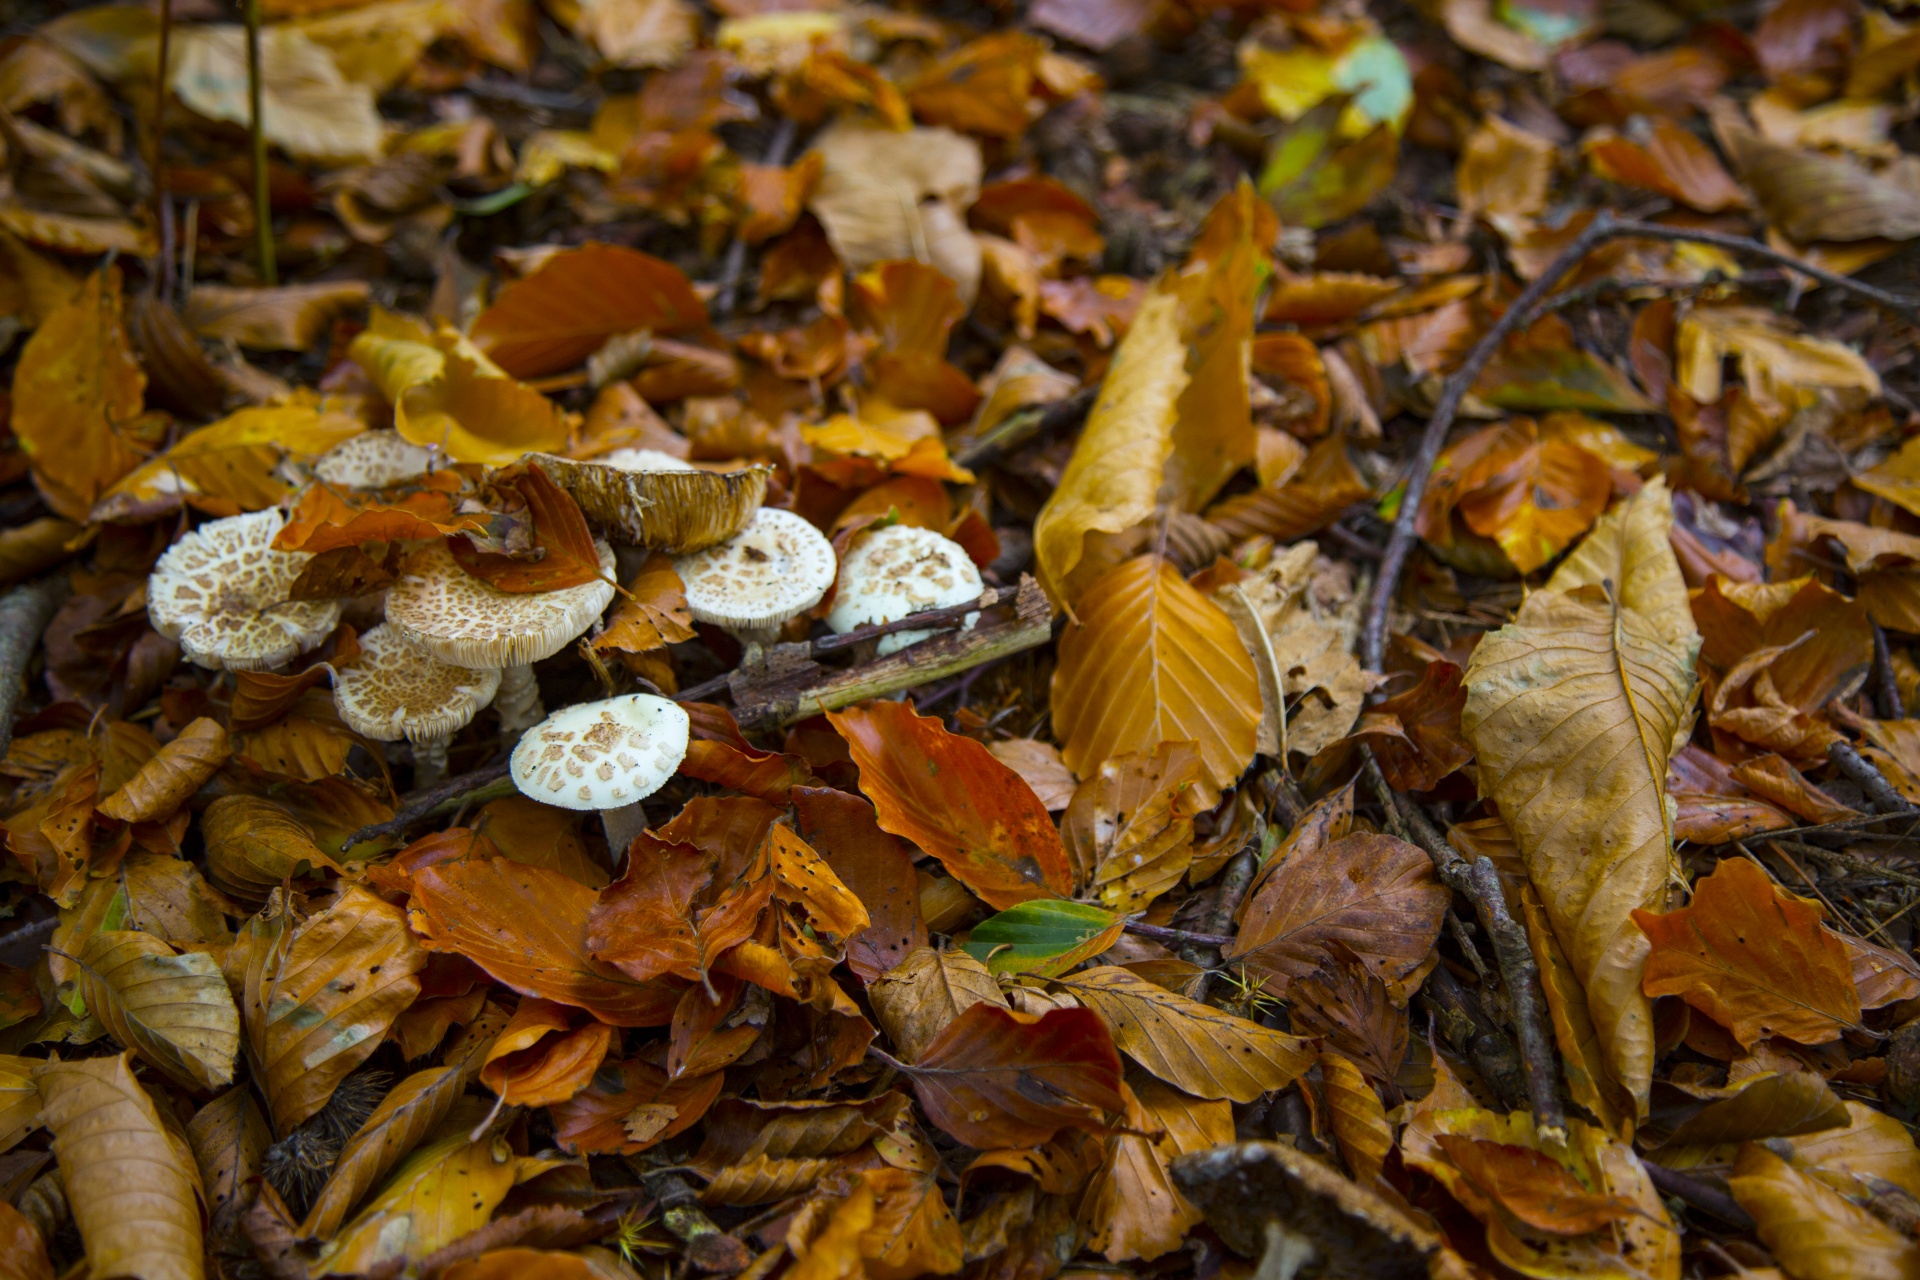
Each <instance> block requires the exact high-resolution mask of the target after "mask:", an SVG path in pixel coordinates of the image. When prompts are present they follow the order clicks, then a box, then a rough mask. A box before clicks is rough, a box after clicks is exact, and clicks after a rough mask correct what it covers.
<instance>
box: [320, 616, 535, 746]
mask: <svg viewBox="0 0 1920 1280" xmlns="http://www.w3.org/2000/svg"><path fill="white" fill-rule="evenodd" d="M498 692H500V673H499V672H498V671H476V670H474V669H473V668H471V667H456V666H453V665H451V664H449V663H445V662H441V661H440V660H439V659H438V658H435V657H434V656H433V655H432V654H430V653H428V652H427V651H426V650H425V649H423V648H421V647H420V646H419V645H417V644H415V643H414V642H413V641H411V640H409V639H407V638H406V636H404V635H402V634H401V633H400V631H399V630H398V629H396V628H394V627H392V626H390V625H388V624H386V623H381V624H380V625H379V626H377V627H375V628H373V629H372V630H371V631H369V632H367V633H366V634H365V635H363V636H361V637H360V660H359V661H358V662H356V663H354V664H353V665H352V666H349V667H342V668H340V670H339V671H338V672H336V673H335V674H334V678H333V705H334V706H336V707H338V708H339V709H340V718H341V719H342V720H344V721H345V722H346V724H347V727H348V728H349V729H352V730H353V731H354V732H355V733H358V734H362V735H364V736H366V737H369V738H372V739H374V740H375V741H378V742H396V741H398V740H399V739H401V738H405V739H406V740H407V741H409V742H444V741H445V740H446V739H447V738H449V737H451V736H452V735H453V733H454V732H455V731H456V730H458V729H461V728H464V727H465V726H466V724H467V722H468V721H470V720H472V719H473V717H474V716H475V715H477V714H478V713H479V711H480V709H481V708H482V707H484V706H486V705H487V704H488V703H489V702H492V701H493V695H494V694H496V693H498Z"/></svg>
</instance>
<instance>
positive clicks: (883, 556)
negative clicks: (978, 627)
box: [827, 524, 986, 657]
mask: <svg viewBox="0 0 1920 1280" xmlns="http://www.w3.org/2000/svg"><path fill="white" fill-rule="evenodd" d="M985 590H986V587H985V584H983V583H982V582H981V581H980V570H979V569H978V568H976V567H975V566H974V563H973V558H972V557H971V556H969V555H968V554H967V552H966V548H964V547H962V546H961V545H960V544H959V543H957V542H955V541H954V540H953V539H951V538H943V537H941V536H940V535H939V534H937V533H935V532H934V531H933V530H931V529H921V528H917V527H916V526H914V525H908V524H893V525H888V526H887V527H886V528H884V529H876V530H875V531H874V532H872V533H869V534H867V535H866V536H865V537H863V538H861V539H860V540H859V541H858V542H856V543H854V545H853V549H852V550H850V551H848V552H847V558H846V560H845V561H843V562H842V563H841V565H840V590H839V593H838V594H837V595H835V596H834V598H833V610H832V612H830V613H828V614H827V625H828V626H829V627H832V628H833V629H834V630H835V631H837V632H840V633H842V634H845V633H846V632H848V631H852V630H853V629H854V628H855V627H864V626H866V625H868V624H869V623H877V622H893V621H895V620H896V619H899V618H904V617H906V616H907V615H908V614H910V613H920V612H922V611H924V610H927V609H944V608H947V607H948V606H950V605H956V604H967V603H969V602H971V601H974V600H978V599H979V598H980V594H981V592H983V591H985ZM976 617H978V615H977V614H975V615H969V616H968V618H967V621H966V623H965V626H967V627H971V626H972V625H973V622H974V619H975V618H976ZM932 634H933V632H932V631H931V630H928V631H896V632H895V633H894V634H892V635H890V636H882V637H880V644H879V651H880V654H881V656H883V657H884V656H885V655H887V654H889V653H897V652H899V651H900V650H901V649H904V648H906V647H907V646H908V645H910V644H918V643H919V642H920V641H922V640H925V639H926V638H927V637H928V636H930V635H932Z"/></svg>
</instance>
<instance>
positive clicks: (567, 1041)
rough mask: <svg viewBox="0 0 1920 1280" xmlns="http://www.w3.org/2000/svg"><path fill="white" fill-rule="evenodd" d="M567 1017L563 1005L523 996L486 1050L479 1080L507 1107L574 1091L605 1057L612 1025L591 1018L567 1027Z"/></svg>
mask: <svg viewBox="0 0 1920 1280" xmlns="http://www.w3.org/2000/svg"><path fill="white" fill-rule="evenodd" d="M571 1021H572V1020H571V1019H570V1018H569V1017H568V1011H567V1008H566V1006H565V1005H558V1004H554V1003H553V1002H552V1001H550V1000H522V1001H521V1002H520V1007H519V1008H518V1009H516V1010H515V1011H514V1014H513V1018H512V1020H511V1021H509V1022H508V1023H507V1025H506V1029H505V1030H503V1031H501V1033H500V1035H499V1037H498V1038H497V1039H496V1040H495V1041H494V1042H493V1044H492V1045H491V1046H490V1047H489V1048H488V1049H487V1057H486V1062H485V1064H484V1065H483V1066H482V1067H481V1068H480V1083H481V1084H484V1085H485V1086H487V1088H489V1089H491V1090H493V1091H494V1092H495V1093H497V1094H499V1095H500V1101H501V1102H502V1103H503V1104H504V1105H506V1106H510V1107H545V1106H551V1105H552V1104H554V1103H556V1102H565V1101H566V1100H567V1099H568V1098H571V1097H572V1096H573V1095H574V1094H576V1093H579V1092H580V1091H581V1090H582V1089H584V1088H586V1087H587V1085H588V1084H589V1083H591V1082H592V1080H593V1078H594V1073H595V1072H597V1071H599V1069H600V1064H601V1063H602V1062H604V1061H605V1060H606V1057H607V1050H608V1049H609V1048H610V1047H611V1046H612V1044H613V1028H612V1027H610V1026H608V1025H607V1024H606V1023H604V1022H593V1021H589V1022H587V1023H586V1025H584V1026H581V1027H571V1026H570V1025H569V1024H570V1022H571ZM556 1033H557V1034H556Z"/></svg>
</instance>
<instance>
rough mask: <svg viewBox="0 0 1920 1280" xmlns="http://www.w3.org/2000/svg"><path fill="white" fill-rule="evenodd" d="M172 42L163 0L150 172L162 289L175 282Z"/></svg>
mask: <svg viewBox="0 0 1920 1280" xmlns="http://www.w3.org/2000/svg"><path fill="white" fill-rule="evenodd" d="M172 44H173V0H160V35H159V54H160V70H159V72H158V73H157V76H156V78H155V83H154V90H153V159H152V161H150V162H149V166H148V167H149V172H148V174H147V176H148V177H149V178H150V179H152V181H153V227H154V230H155V231H156V232H159V233H160V237H161V248H160V272H159V280H160V292H161V293H163V294H164V293H166V292H167V290H168V289H169V288H171V287H172V284H173V250H172V247H171V246H170V245H168V244H167V243H166V241H167V240H168V239H169V237H168V236H167V234H166V233H167V230H168V228H169V225H170V224H171V222H172V219H171V218H169V217H168V216H167V161H166V145H167V142H166V140H167V53H168V50H169V49H170V48H171V47H172Z"/></svg>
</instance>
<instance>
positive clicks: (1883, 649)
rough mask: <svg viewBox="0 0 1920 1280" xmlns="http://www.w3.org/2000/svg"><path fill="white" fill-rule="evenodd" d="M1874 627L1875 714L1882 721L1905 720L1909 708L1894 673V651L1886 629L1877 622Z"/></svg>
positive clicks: (1873, 624)
mask: <svg viewBox="0 0 1920 1280" xmlns="http://www.w3.org/2000/svg"><path fill="white" fill-rule="evenodd" d="M1869 621H1871V620H1869ZM1872 626H1873V712H1874V714H1875V715H1877V716H1879V717H1880V718H1881V719H1882V720H1904V719H1906V716H1907V708H1906V704H1905V702H1903V701H1902V700H1901V697H1900V680H1899V677H1898V676H1896V675H1895V674H1894V671H1893V651H1892V649H1890V648H1889V647H1888V645H1887V633H1886V629H1885V628H1883V627H1882V626H1881V625H1880V624H1879V623H1877V622H1874V623H1872Z"/></svg>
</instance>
